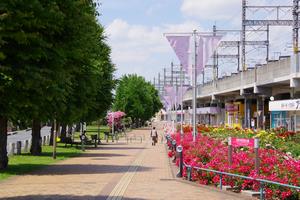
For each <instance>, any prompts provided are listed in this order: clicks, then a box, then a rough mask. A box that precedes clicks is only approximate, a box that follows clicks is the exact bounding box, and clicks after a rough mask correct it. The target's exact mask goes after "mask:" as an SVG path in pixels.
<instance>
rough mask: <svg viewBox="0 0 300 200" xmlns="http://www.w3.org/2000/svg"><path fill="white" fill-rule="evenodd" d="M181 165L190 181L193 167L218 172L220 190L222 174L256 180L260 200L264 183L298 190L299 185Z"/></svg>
mask: <svg viewBox="0 0 300 200" xmlns="http://www.w3.org/2000/svg"><path fill="white" fill-rule="evenodd" d="M183 165H184V166H185V167H186V168H187V179H188V180H189V181H191V177H192V171H193V169H195V170H197V171H207V172H213V173H215V174H219V176H220V189H221V190H222V178H223V175H226V176H230V177H236V178H241V179H246V180H252V181H257V182H259V184H260V189H259V197H260V199H261V200H263V199H264V185H265V184H273V185H279V186H282V187H288V188H292V189H296V190H300V187H299V186H294V185H289V184H284V183H279V182H274V181H269V180H265V179H259V178H253V177H249V176H242V175H238V174H232V173H228V172H221V171H217V170H213V169H206V168H200V167H193V166H191V165H187V164H186V163H183Z"/></svg>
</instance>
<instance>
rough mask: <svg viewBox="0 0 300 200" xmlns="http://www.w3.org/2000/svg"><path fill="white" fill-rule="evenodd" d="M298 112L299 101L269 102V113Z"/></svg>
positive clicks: (299, 108)
mask: <svg viewBox="0 0 300 200" xmlns="http://www.w3.org/2000/svg"><path fill="white" fill-rule="evenodd" d="M296 110H299V111H300V99H293V100H283V101H270V102H269V111H296Z"/></svg>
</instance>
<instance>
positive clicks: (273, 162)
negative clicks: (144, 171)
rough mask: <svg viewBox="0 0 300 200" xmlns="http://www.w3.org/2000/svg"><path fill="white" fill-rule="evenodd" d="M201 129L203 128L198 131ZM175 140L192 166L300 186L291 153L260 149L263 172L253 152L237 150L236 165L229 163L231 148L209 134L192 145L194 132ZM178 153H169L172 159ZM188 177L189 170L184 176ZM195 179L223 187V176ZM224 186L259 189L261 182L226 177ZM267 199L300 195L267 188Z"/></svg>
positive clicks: (299, 168)
mask: <svg viewBox="0 0 300 200" xmlns="http://www.w3.org/2000/svg"><path fill="white" fill-rule="evenodd" d="M198 130H199V129H198ZM172 138H173V139H175V140H176V142H177V144H181V145H182V146H183V149H184V151H183V157H184V162H185V163H186V164H188V165H191V166H194V167H200V168H208V169H214V170H217V171H224V172H230V173H235V174H239V175H244V176H250V177H253V178H262V179H267V180H271V181H275V182H280V183H286V184H290V185H296V186H299V185H300V161H298V160H296V159H294V158H292V157H291V156H288V155H287V154H285V153H283V152H280V151H277V150H274V149H260V150H259V154H260V159H261V161H260V171H259V174H257V173H256V171H255V169H254V152H253V150H252V149H247V148H246V149H245V148H234V153H233V155H232V156H233V159H232V160H233V162H232V165H231V166H230V165H229V162H228V146H227V144H226V143H225V142H224V140H222V139H219V138H213V137H211V136H208V135H205V134H199V135H198V137H197V139H196V142H195V143H194V142H192V140H193V137H192V134H191V132H185V134H184V137H183V139H182V140H181V138H180V134H179V133H177V134H173V135H172ZM172 155H174V152H169V156H172ZM177 164H178V161H177ZM183 175H184V177H186V175H187V174H186V169H184V173H183ZM192 180H193V181H197V182H199V183H201V184H213V185H218V184H219V175H216V174H214V173H209V172H197V171H193V173H192ZM222 183H223V184H224V185H230V186H232V187H233V186H235V188H237V190H242V189H251V190H256V191H257V190H258V189H259V183H258V182H255V181H249V180H242V179H237V178H231V177H228V176H223V179H222ZM265 192H266V199H290V200H291V199H298V197H299V196H298V192H299V191H296V190H291V189H288V188H285V187H279V186H275V185H266V190H265Z"/></svg>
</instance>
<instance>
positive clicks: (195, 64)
mask: <svg viewBox="0 0 300 200" xmlns="http://www.w3.org/2000/svg"><path fill="white" fill-rule="evenodd" d="M193 36H194V63H193V67H194V68H193V71H192V72H193V73H192V76H193V84H192V85H193V142H195V141H196V136H197V132H196V110H197V109H196V106H197V30H194V31H193Z"/></svg>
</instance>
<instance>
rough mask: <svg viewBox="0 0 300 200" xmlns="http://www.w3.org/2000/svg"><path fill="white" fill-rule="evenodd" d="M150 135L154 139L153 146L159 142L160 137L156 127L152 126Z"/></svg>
mask: <svg viewBox="0 0 300 200" xmlns="http://www.w3.org/2000/svg"><path fill="white" fill-rule="evenodd" d="M150 137H151V139H152V146H155V144H156V143H157V137H158V135H157V131H156V129H155V127H153V128H152V130H151V132H150Z"/></svg>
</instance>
